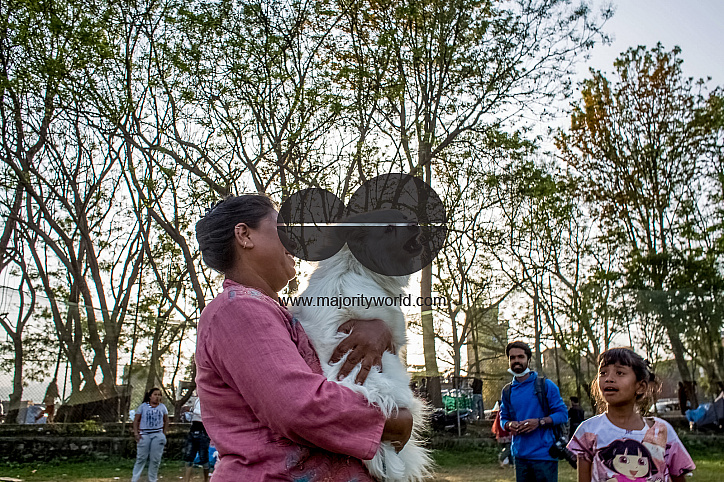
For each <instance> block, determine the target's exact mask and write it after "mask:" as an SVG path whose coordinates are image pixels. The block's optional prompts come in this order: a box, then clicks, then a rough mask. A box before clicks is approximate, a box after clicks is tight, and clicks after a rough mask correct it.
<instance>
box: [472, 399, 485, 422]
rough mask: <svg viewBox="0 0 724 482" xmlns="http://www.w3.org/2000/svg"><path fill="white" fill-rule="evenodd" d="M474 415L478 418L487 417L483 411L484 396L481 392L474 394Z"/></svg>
mask: <svg viewBox="0 0 724 482" xmlns="http://www.w3.org/2000/svg"><path fill="white" fill-rule="evenodd" d="M473 416H474V417H475V418H476V419H478V420H482V419H483V418H484V417H485V414H484V413H483V396H482V395H481V394H479V393H474V394H473Z"/></svg>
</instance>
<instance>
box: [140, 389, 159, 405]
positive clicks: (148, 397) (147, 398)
mask: <svg viewBox="0 0 724 482" xmlns="http://www.w3.org/2000/svg"><path fill="white" fill-rule="evenodd" d="M157 390H158V391H159V392H160V391H161V389H160V388H158V387H153V388H152V389H150V390H149V391H147V392H146V394H145V395H144V396H143V403H151V395H153V392H155V391H157Z"/></svg>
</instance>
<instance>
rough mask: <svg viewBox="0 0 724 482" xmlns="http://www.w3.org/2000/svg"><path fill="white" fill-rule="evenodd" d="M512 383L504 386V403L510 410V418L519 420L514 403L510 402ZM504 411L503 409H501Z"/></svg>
mask: <svg viewBox="0 0 724 482" xmlns="http://www.w3.org/2000/svg"><path fill="white" fill-rule="evenodd" d="M511 390H512V388H511V384H510V383H508V384H507V385H506V386H504V387H503V394H502V395H503V396H502V398H503V404H504V405H505V408H506V409H507V410H508V416H509V417H508V419H509V420H513V421H517V420H518V417H517V416H516V415H515V408H513V404H512V403H511V402H510V392H511ZM501 412H502V410H501Z"/></svg>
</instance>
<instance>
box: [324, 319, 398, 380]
mask: <svg viewBox="0 0 724 482" xmlns="http://www.w3.org/2000/svg"><path fill="white" fill-rule="evenodd" d="M337 331H339V332H341V333H349V336H348V337H347V338H345V339H344V340H342V341H341V342H340V343H339V345H337V348H335V349H334V352H333V353H332V358H330V360H329V362H330V363H336V362H338V361H339V360H341V359H342V357H343V356H344V354H345V353H347V352H350V353H349V355H348V356H347V359H346V360H345V361H344V363H343V364H342V367H341V368H340V370H339V380H341V379H343V378H344V377H346V376H347V375H349V373H350V372H351V371H352V369H353V368H354V367H356V366H357V365H358V364H360V363H361V364H362V368H361V369H360V371H359V373H358V374H357V377H356V378H355V380H354V381H355V383H359V384H360V385H361V384H363V383H364V382H365V380H366V379H367V375H369V373H370V370H371V369H372V367H373V366H378V367H380V368H381V367H382V354H383V353H384V352H386V351H390V352H392V353H394V345H393V343H392V332H391V331H390V328H389V327H388V326H387V323H385V322H384V321H382V320H378V319H372V320H349V321H348V322H346V323H345V324H343V325H342V326H340V327H339V330H337Z"/></svg>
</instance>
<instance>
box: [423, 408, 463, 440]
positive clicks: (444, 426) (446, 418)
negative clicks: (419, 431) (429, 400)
mask: <svg viewBox="0 0 724 482" xmlns="http://www.w3.org/2000/svg"><path fill="white" fill-rule="evenodd" d="M472 414H473V411H472V410H470V409H467V408H461V409H459V410H457V411H455V410H450V411H446V410H445V409H444V408H438V409H437V410H435V411H434V412H432V415H431V416H430V424H431V425H432V429H433V430H435V431H437V432H447V433H450V434H453V435H457V434H458V418H459V419H460V434H461V435H462V434H465V432H467V430H468V421H469V420H471V417H472Z"/></svg>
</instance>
